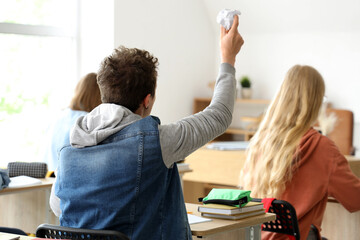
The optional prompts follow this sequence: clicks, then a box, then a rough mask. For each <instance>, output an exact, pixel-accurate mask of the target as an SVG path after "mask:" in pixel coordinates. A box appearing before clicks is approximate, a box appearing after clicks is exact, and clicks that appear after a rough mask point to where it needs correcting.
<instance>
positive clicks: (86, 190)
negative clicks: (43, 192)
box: [55, 116, 192, 240]
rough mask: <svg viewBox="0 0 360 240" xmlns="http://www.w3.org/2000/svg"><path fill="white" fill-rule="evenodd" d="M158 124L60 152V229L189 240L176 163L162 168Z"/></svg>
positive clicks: (141, 124) (151, 120) (139, 124)
mask: <svg viewBox="0 0 360 240" xmlns="http://www.w3.org/2000/svg"><path fill="white" fill-rule="evenodd" d="M159 124H160V121H159V119H157V118H155V117H151V116H150V117H146V118H143V119H141V120H139V121H136V122H135V123H133V124H131V125H129V126H127V127H125V128H124V129H122V130H121V131H119V132H117V133H116V134H114V135H112V136H110V137H108V138H107V139H106V140H105V141H103V142H101V143H100V144H99V145H96V146H92V147H85V148H73V147H71V146H70V145H67V146H64V147H63V148H62V149H61V151H60V162H59V167H58V174H57V182H56V185H55V194H56V195H57V196H58V197H59V198H60V199H61V200H60V208H61V210H62V214H61V215H60V224H61V225H62V226H68V227H75V228H90V229H112V230H118V231H121V232H123V233H125V234H126V235H127V236H128V237H130V238H131V239H132V240H138V239H192V237H191V230H190V227H189V224H188V219H187V213H186V208H185V203H184V198H183V194H182V189H181V184H180V178H179V173H178V169H177V166H176V164H174V166H173V167H172V168H167V167H166V166H165V165H164V162H163V160H162V154H161V146H160V141H159V131H158V126H159Z"/></svg>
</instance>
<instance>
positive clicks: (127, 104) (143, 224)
mask: <svg viewBox="0 0 360 240" xmlns="http://www.w3.org/2000/svg"><path fill="white" fill-rule="evenodd" d="M237 27H238V17H237V16H235V18H234V23H233V25H232V27H231V29H230V30H229V31H226V30H225V29H224V28H223V27H221V35H220V49H221V61H222V63H221V65H220V70H219V75H218V78H217V81H216V86H215V90H214V95H213V99H212V102H211V104H210V105H209V107H208V108H206V109H205V110H204V111H202V112H200V113H198V114H195V115H192V116H189V117H186V118H184V119H181V120H179V121H177V122H175V123H172V124H168V125H160V120H159V119H158V118H156V117H153V116H150V112H151V109H152V107H153V104H154V101H155V89H156V79H157V70H156V68H157V62H158V60H157V59H156V58H155V57H153V56H152V55H151V54H150V53H149V52H147V51H144V50H139V49H127V48H124V47H120V48H118V49H115V50H114V52H113V53H112V55H110V56H109V57H107V58H105V59H104V60H103V62H102V64H101V67H100V70H99V72H98V84H99V87H100V91H101V99H102V102H103V103H102V104H101V105H100V106H98V107H97V108H95V109H94V110H93V111H92V112H90V113H89V114H87V115H86V116H84V117H80V118H79V119H78V120H77V122H76V124H75V126H74V128H73V130H72V132H71V136H70V143H71V146H64V147H63V148H62V149H61V150H60V152H59V160H60V163H59V167H58V171H57V179H56V183H55V184H54V186H55V187H54V188H53V191H52V195H51V199H50V204H51V207H52V209H53V211H54V212H55V214H56V215H58V216H60V224H61V225H62V226H69V227H75V228H90V229H113V230H118V231H121V232H123V233H125V234H126V235H127V236H129V237H130V238H131V239H132V240H136V239H192V237H191V231H190V227H189V224H188V220H187V214H186V209H185V204H184V199H183V195H182V189H181V185H180V180H179V174H178V169H177V167H176V164H174V163H176V162H177V161H179V160H181V159H184V158H185V157H186V156H188V155H189V154H190V153H192V152H193V151H195V150H196V149H198V148H199V147H201V146H203V145H204V144H206V143H207V142H209V141H210V140H212V139H213V138H215V137H216V136H218V135H220V134H222V133H223V132H224V131H225V130H226V128H227V127H228V126H229V125H230V123H231V120H232V112H233V107H234V100H235V89H236V88H235V68H234V63H235V58H236V55H237V53H238V52H239V51H240V48H241V46H242V44H243V43H244V41H243V39H242V37H241V35H240V34H239V32H238V30H237ZM54 194H55V195H56V196H55V195H54ZM59 199H60V204H59V202H58V200H59Z"/></svg>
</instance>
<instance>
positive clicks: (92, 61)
mask: <svg viewBox="0 0 360 240" xmlns="http://www.w3.org/2000/svg"><path fill="white" fill-rule="evenodd" d="M79 47H80V49H79V51H80V66H79V74H80V76H79V77H82V76H84V75H85V74H87V73H89V72H97V71H98V69H99V66H100V63H101V61H102V60H103V59H104V57H106V56H107V55H109V54H110V53H111V51H112V50H113V49H114V1H113V0H102V1H99V0H80V42H79Z"/></svg>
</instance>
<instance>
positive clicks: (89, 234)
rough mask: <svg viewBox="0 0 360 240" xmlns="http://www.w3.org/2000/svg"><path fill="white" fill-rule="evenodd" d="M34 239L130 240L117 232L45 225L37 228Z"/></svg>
mask: <svg viewBox="0 0 360 240" xmlns="http://www.w3.org/2000/svg"><path fill="white" fill-rule="evenodd" d="M36 237H38V238H51V239H71V240H130V239H129V238H128V237H127V236H126V235H125V234H123V233H121V232H118V231H113V230H98V229H82V228H70V227H63V226H57V225H52V224H46V223H45V224H41V225H39V226H38V227H37V229H36Z"/></svg>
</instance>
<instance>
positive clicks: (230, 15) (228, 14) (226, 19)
mask: <svg viewBox="0 0 360 240" xmlns="http://www.w3.org/2000/svg"><path fill="white" fill-rule="evenodd" d="M240 14H241V13H240V11H239V10H230V9H223V10H221V11H220V12H219V13H218V15H217V17H216V21H217V22H218V23H219V24H221V25H222V26H223V27H224V28H225V29H226V30H229V29H230V28H231V26H232V24H233V20H234V16H235V15H240Z"/></svg>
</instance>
